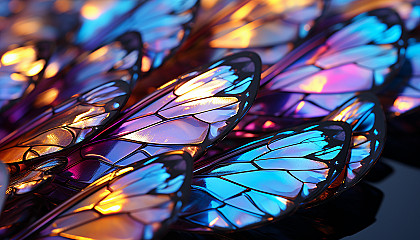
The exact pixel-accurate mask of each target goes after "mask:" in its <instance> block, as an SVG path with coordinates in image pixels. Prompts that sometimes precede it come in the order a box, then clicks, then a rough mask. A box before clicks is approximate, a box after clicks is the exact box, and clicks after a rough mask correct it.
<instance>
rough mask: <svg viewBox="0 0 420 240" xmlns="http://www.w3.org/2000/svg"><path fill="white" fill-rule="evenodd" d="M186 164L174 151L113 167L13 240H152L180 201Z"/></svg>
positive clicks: (188, 163) (186, 157)
mask: <svg viewBox="0 0 420 240" xmlns="http://www.w3.org/2000/svg"><path fill="white" fill-rule="evenodd" d="M191 165H192V160H191V157H190V156H189V155H188V154H187V153H185V152H181V151H177V152H171V153H166V154H163V155H159V156H155V157H152V158H149V159H147V160H145V161H141V162H138V163H136V164H134V165H130V166H127V167H126V168H122V169H119V170H116V171H114V172H112V173H110V174H108V175H106V176H104V177H103V178H101V179H98V180H97V181H96V182H94V183H92V184H91V185H90V186H88V187H87V188H86V189H84V190H83V191H82V192H80V193H79V194H77V195H76V196H74V197H73V198H72V199H70V200H68V201H66V202H64V203H63V204H61V205H59V206H58V207H57V208H56V209H54V211H52V212H51V213H49V214H47V215H46V216H45V217H44V218H42V219H40V220H39V221H37V222H36V223H34V224H33V225H32V226H30V227H28V228H26V229H23V231H22V232H21V233H20V234H19V235H18V236H17V237H16V238H15V239H25V238H27V237H30V238H34V237H36V236H37V237H39V238H42V239H109V238H113V239H155V238H157V237H158V236H160V235H162V233H163V232H165V229H166V228H167V227H168V225H169V224H170V223H172V222H173V221H174V220H175V219H176V216H177V213H178V211H179V210H180V208H181V206H182V205H183V203H184V202H185V199H186V196H187V195H188V192H189V184H190V180H191V171H192V169H191V168H192V166H191Z"/></svg>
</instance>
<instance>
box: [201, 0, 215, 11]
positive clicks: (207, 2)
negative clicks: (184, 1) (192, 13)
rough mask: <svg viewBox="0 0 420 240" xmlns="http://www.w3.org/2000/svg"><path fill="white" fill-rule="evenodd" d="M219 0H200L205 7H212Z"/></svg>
mask: <svg viewBox="0 0 420 240" xmlns="http://www.w3.org/2000/svg"><path fill="white" fill-rule="evenodd" d="M217 2H218V0H201V1H200V7H202V8H203V9H210V8H212V7H214V6H215V5H216V3H217Z"/></svg>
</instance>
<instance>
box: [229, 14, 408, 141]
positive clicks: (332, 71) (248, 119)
mask: <svg viewBox="0 0 420 240" xmlns="http://www.w3.org/2000/svg"><path fill="white" fill-rule="evenodd" d="M372 29H374V31H372ZM404 39H405V34H404V31H403V26H402V25H401V20H400V19H399V17H398V15H397V14H396V13H395V12H393V11H391V10H388V9H382V10H377V11H372V12H369V13H364V14H361V15H359V16H357V17H355V18H353V19H351V20H349V21H347V22H344V23H339V24H336V25H333V26H332V27H330V28H328V29H327V30H325V31H324V32H323V33H320V34H318V35H317V36H315V37H312V38H310V39H308V40H307V41H306V42H305V43H304V44H302V45H300V46H299V47H298V48H296V49H295V50H294V51H292V52H291V53H290V54H288V55H287V56H286V57H285V58H284V61H281V62H279V63H277V64H276V65H273V66H272V67H271V68H270V69H268V70H267V71H265V72H264V73H263V74H262V82H263V86H262V89H261V90H260V94H259V96H258V98H257V100H256V102H255V104H254V106H253V107H252V108H251V109H250V111H249V113H248V114H247V116H245V118H244V122H243V123H242V125H240V126H239V127H238V128H237V130H241V131H244V129H250V130H251V131H252V132H254V133H258V132H264V131H265V132H267V131H273V130H278V129H281V128H283V127H285V126H290V125H289V124H291V123H292V124H293V120H292V119H298V120H300V121H305V120H306V119H311V118H312V119H313V118H314V117H322V116H326V115H328V114H329V113H330V111H331V110H333V109H335V108H337V107H338V106H340V105H341V104H342V103H343V102H345V101H346V100H348V99H350V98H351V97H353V96H354V94H355V93H356V92H360V91H373V92H377V91H378V90H379V89H380V88H381V87H382V86H385V85H386V84H387V83H388V82H389V81H390V79H391V78H392V77H393V75H394V74H395V73H396V71H397V70H398V69H399V65H400V62H401V60H402V55H403V52H404V47H405V41H404ZM271 99H276V100H277V101H271ZM334 103H336V104H334ZM297 122H298V123H299V121H297ZM264 125H265V126H264ZM245 132H247V131H245ZM240 136H244V134H243V133H241V134H240Z"/></svg>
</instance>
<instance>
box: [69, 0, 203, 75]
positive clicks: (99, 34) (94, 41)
mask: <svg viewBox="0 0 420 240" xmlns="http://www.w3.org/2000/svg"><path fill="white" fill-rule="evenodd" d="M197 8H198V1H197V0H187V1H172V0H156V1H137V0H131V1H116V2H102V1H89V2H86V3H84V5H83V6H82V8H81V16H80V18H81V19H80V21H81V27H80V29H79V30H78V31H77V33H76V36H75V42H76V43H78V44H82V45H83V46H84V47H85V48H87V49H93V48H96V46H98V45H100V44H102V43H103V42H108V41H110V40H112V39H114V38H115V37H117V36H118V35H120V34H122V33H124V32H127V31H136V32H140V33H141V35H142V38H143V41H144V43H145V44H144V56H143V65H142V72H148V71H150V70H151V69H154V68H156V67H159V66H160V65H161V64H162V62H163V61H164V60H166V58H167V57H168V56H169V55H170V54H171V53H172V52H173V51H174V49H176V48H177V47H178V46H179V45H180V44H181V43H182V42H183V40H184V39H185V38H186V36H188V34H189V32H190V28H191V24H192V21H193V20H194V17H195V12H196V10H197ZM90 9H94V10H95V11H96V12H95V11H94V12H92V11H89V10H90ZM84 10H86V11H84ZM91 14H94V16H92V15H91Z"/></svg>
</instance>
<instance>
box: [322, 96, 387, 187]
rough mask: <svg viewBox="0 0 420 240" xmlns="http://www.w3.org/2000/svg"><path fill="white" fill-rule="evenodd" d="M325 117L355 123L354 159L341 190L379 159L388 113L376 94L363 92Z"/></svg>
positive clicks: (325, 119)
mask: <svg viewBox="0 0 420 240" xmlns="http://www.w3.org/2000/svg"><path fill="white" fill-rule="evenodd" d="M323 120H324V121H343V122H347V123H349V124H350V125H351V127H352V136H351V140H352V143H351V145H350V149H351V150H350V158H349V159H350V160H349V163H347V165H346V166H347V168H346V176H345V178H344V181H343V184H342V185H341V187H340V190H339V191H342V190H345V189H347V188H350V187H352V186H354V185H355V184H356V183H357V182H359V181H360V180H361V179H362V178H363V177H364V176H365V175H366V174H367V172H368V171H369V170H370V169H371V168H372V166H373V165H374V164H375V162H376V161H377V160H378V159H379V156H380V154H381V152H382V149H383V147H384V143H385V132H386V128H385V116H384V113H383V110H382V108H381V105H380V103H379V100H378V99H377V98H376V97H375V96H374V95H373V94H368V93H364V94H359V95H357V96H356V97H354V98H352V99H350V100H349V101H347V102H346V103H344V104H343V105H342V106H340V107H339V108H337V109H336V110H335V111H334V112H332V113H331V114H330V115H328V116H327V117H325V118H324V119H323Z"/></svg>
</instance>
